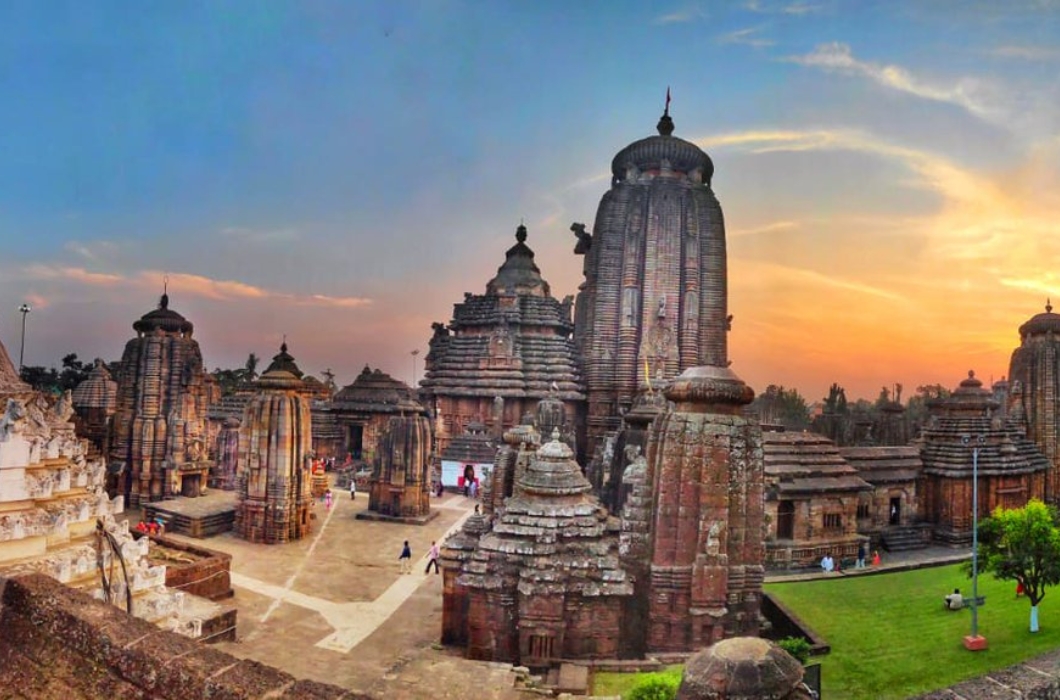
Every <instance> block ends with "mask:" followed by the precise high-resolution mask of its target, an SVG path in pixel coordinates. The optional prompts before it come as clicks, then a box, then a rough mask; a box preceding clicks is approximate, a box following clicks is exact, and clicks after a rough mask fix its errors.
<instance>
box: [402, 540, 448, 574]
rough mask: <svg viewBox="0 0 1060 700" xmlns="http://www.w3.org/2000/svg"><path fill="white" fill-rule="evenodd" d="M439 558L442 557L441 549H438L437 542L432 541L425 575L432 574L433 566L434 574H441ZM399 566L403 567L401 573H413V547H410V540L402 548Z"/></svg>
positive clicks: (424, 571)
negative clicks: (432, 568)
mask: <svg viewBox="0 0 1060 700" xmlns="http://www.w3.org/2000/svg"><path fill="white" fill-rule="evenodd" d="M439 556H441V549H440V548H439V547H438V543H437V542H436V541H434V540H431V548H430V549H429V550H427V568H426V569H424V570H423V573H425V574H429V573H431V567H432V566H433V567H434V573H435V574H438V573H439V565H438V557H439ZM398 564H400V565H401V573H403V574H411V573H412V547H410V546H409V541H408V540H405V544H404V545H403V546H402V547H401V554H400V555H399V556H398Z"/></svg>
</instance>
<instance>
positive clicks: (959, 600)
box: [943, 588, 964, 610]
mask: <svg viewBox="0 0 1060 700" xmlns="http://www.w3.org/2000/svg"><path fill="white" fill-rule="evenodd" d="M943 600H945V601H946V609H947V610H960V609H961V608H963V607H964V596H962V595H961V589H960V588H954V589H953V593H950V594H949V595H948V596H946V597H945V598H943Z"/></svg>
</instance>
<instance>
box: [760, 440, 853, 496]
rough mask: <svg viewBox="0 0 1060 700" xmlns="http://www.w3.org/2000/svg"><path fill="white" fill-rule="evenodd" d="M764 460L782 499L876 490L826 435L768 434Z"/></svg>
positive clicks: (764, 445) (773, 486) (768, 477)
mask: <svg viewBox="0 0 1060 700" xmlns="http://www.w3.org/2000/svg"><path fill="white" fill-rule="evenodd" d="M762 456H763V460H764V462H765V473H766V482H767V483H769V484H770V488H771V490H772V491H774V492H775V493H777V494H780V495H784V496H791V495H795V494H814V495H824V494H827V493H829V492H832V493H834V492H841V491H850V492H858V491H870V490H872V485H871V484H869V483H868V482H867V481H865V480H864V479H862V478H861V477H860V476H858V472H857V470H856V469H854V467H852V466H850V464H848V463H847V461H846V460H845V459H843V456H842V455H841V454H840V452H839V448H838V447H836V445H835V443H833V442H832V441H831V440H829V439H828V438H826V437H824V436H822V435H817V434H815V433H802V432H800V433H788V432H779V431H764V432H763V433H762Z"/></svg>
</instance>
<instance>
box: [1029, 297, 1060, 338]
mask: <svg viewBox="0 0 1060 700" xmlns="http://www.w3.org/2000/svg"><path fill="white" fill-rule="evenodd" d="M1046 333H1056V334H1057V335H1060V314H1054V313H1053V305H1052V303H1050V301H1049V300H1046V302H1045V313H1043V314H1038V315H1036V316H1034V317H1033V318H1031V320H1029V321H1027V322H1026V323H1024V324H1023V325H1022V326H1020V337H1021V338H1025V337H1027V336H1028V335H1045V334H1046Z"/></svg>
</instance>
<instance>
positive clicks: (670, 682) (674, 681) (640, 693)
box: [623, 669, 681, 700]
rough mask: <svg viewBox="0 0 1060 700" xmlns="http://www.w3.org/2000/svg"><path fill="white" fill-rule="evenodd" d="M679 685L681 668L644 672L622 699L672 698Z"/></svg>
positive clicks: (658, 699)
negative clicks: (659, 671)
mask: <svg viewBox="0 0 1060 700" xmlns="http://www.w3.org/2000/svg"><path fill="white" fill-rule="evenodd" d="M680 685H681V670H680V669H674V670H672V671H663V672H661V673H645V674H644V675H643V676H642V677H641V678H640V679H638V680H637V682H636V683H635V684H634V686H633V687H632V688H630V690H629V692H628V693H626V694H625V695H623V698H624V700H674V698H675V697H676V696H677V688H678V686H680Z"/></svg>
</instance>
